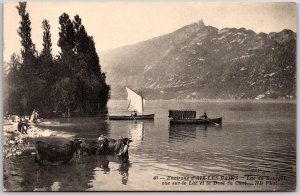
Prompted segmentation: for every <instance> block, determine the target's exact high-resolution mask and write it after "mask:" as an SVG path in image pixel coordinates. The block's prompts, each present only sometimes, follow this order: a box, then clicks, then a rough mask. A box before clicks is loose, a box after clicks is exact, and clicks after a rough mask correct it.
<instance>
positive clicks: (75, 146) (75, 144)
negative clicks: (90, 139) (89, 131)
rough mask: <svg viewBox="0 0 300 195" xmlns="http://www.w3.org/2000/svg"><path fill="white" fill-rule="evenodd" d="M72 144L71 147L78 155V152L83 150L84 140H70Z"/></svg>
mask: <svg viewBox="0 0 300 195" xmlns="http://www.w3.org/2000/svg"><path fill="white" fill-rule="evenodd" d="M70 144H71V147H72V148H73V149H74V150H75V151H76V153H77V152H78V150H80V149H81V144H82V140H81V139H78V138H75V139H70Z"/></svg>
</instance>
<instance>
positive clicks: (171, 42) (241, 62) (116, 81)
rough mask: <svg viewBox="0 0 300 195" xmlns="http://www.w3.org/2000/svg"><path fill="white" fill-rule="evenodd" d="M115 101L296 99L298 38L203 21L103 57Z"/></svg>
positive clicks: (107, 52) (125, 47)
mask: <svg viewBox="0 0 300 195" xmlns="http://www.w3.org/2000/svg"><path fill="white" fill-rule="evenodd" d="M100 56H101V61H102V63H101V64H102V66H103V70H104V71H105V72H107V81H108V83H109V84H110V85H111V87H112V98H117V99H119V98H125V97H126V94H125V86H128V87H131V88H133V89H135V90H136V91H143V94H144V96H146V97H147V98H148V99H186V98H188V99H192V98H195V99H196V98H213V99H214V98H238V99H240V98H251V99H253V98H257V99H259V98H294V97H295V95H296V33H295V32H293V31H291V30H287V29H285V30H283V31H281V32H277V33H275V32H272V33H269V34H266V33H258V34H257V33H255V32H254V31H252V30H246V29H245V28H240V29H236V28H224V29H220V30H219V29H217V28H215V27H212V26H206V25H205V24H204V22H203V21H202V20H200V21H199V22H197V23H193V24H190V25H187V26H184V27H183V28H180V29H178V30H176V31H174V32H172V33H170V34H166V35H162V36H159V37H156V38H153V39H150V40H146V41H143V42H139V43H137V44H133V45H127V46H124V47H120V48H116V49H111V50H107V51H104V52H103V53H101V55H100Z"/></svg>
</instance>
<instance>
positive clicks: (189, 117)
mask: <svg viewBox="0 0 300 195" xmlns="http://www.w3.org/2000/svg"><path fill="white" fill-rule="evenodd" d="M168 117H169V121H170V124H203V125H209V124H213V125H219V126H221V125H222V117H219V118H207V119H205V118H197V117H196V111H193V110H169V116H168Z"/></svg>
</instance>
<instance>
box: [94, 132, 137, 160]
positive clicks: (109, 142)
mask: <svg viewBox="0 0 300 195" xmlns="http://www.w3.org/2000/svg"><path fill="white" fill-rule="evenodd" d="M130 142H132V140H131V139H130V138H123V137H122V138H121V139H110V138H104V139H103V140H101V141H99V144H98V148H97V151H96V153H97V154H99V155H103V154H104V155H105V154H116V155H118V156H120V157H121V159H122V161H123V162H126V161H128V159H129V156H128V148H129V143H130Z"/></svg>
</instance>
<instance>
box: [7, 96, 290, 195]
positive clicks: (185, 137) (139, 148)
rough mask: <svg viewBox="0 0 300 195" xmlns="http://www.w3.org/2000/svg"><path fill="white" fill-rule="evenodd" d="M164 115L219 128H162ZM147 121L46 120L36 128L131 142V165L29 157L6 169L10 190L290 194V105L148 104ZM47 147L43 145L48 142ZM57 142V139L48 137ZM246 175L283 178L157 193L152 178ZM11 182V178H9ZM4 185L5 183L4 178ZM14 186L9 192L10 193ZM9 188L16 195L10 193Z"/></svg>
mask: <svg viewBox="0 0 300 195" xmlns="http://www.w3.org/2000/svg"><path fill="white" fill-rule="evenodd" d="M125 104H126V103H125V101H111V102H110V104H109V111H110V113H111V114H124V111H123V110H124V109H125V108H126V105H125ZM168 109H194V110H196V111H197V114H198V115H200V114H202V113H203V112H204V111H206V112H207V113H208V115H209V116H210V117H212V118H213V117H219V116H222V117H223V125H222V127H220V126H199V125H188V126H186V125H171V126H170V125H169V123H168V118H167V115H168ZM146 110H147V111H148V112H149V113H151V112H154V113H155V114H156V115H155V120H154V121H136V122H134V121H108V120H106V119H105V117H102V118H99V117H91V118H74V119H70V120H63V119H59V120H52V121H49V122H46V123H45V124H41V125H40V126H39V128H42V129H50V130H52V131H57V132H64V133H67V134H71V135H73V136H77V137H85V138H87V139H96V138H97V137H98V136H99V135H101V134H104V135H106V136H109V137H112V138H118V137H120V136H123V137H125V136H126V137H132V139H133V142H132V143H131V145H130V148H129V155H130V162H129V163H122V162H120V161H119V160H118V158H116V157H115V156H101V157H99V156H88V155H84V156H82V157H81V158H80V159H79V160H77V161H76V160H75V158H74V159H73V160H72V161H71V162H70V163H68V164H66V165H61V164H59V165H52V164H47V165H45V166H43V167H40V166H38V165H36V164H35V163H33V157H32V156H31V155H30V151H28V153H25V154H23V155H22V157H21V158H20V159H16V160H15V161H14V162H13V164H10V165H6V169H9V170H11V171H13V172H14V173H16V174H15V175H16V176H14V177H13V178H12V181H13V182H10V181H8V179H6V178H5V181H4V184H5V186H6V188H7V189H11V190H25V191H33V190H42V191H50V190H51V191H55V190H59V191H83V190H90V191H94V190H96V191H101V190H273V189H275V190H292V189H294V187H295V179H296V175H295V174H296V173H295V170H296V161H295V159H296V104H295V103H294V102H291V103H289V102H255V101H253V102H184V101H148V102H147V105H146ZM48 140H49V139H48ZM52 140H53V141H55V140H56V141H57V140H58V138H55V137H54V138H52ZM251 169H260V170H262V171H264V172H265V173H267V174H272V175H286V176H287V177H288V181H287V182H286V185H283V186H271V187H270V186H267V187H266V186H260V187H257V186H255V187H253V186H250V187H249V186H237V187H234V188H232V187H226V186H225V187H224V186H218V187H216V186H213V187H209V186H189V187H188V188H182V186H179V187H177V186H172V187H163V186H161V185H160V182H158V181H155V180H153V178H154V176H159V177H166V176H199V175H215V174H217V175H220V174H221V175H222V174H237V175H240V176H243V175H245V174H247V173H249V171H250V170H251ZM10 177H11V176H10ZM10 179H11V178H10ZM14 185H16V186H14ZM12 186H14V187H15V188H12Z"/></svg>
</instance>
